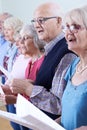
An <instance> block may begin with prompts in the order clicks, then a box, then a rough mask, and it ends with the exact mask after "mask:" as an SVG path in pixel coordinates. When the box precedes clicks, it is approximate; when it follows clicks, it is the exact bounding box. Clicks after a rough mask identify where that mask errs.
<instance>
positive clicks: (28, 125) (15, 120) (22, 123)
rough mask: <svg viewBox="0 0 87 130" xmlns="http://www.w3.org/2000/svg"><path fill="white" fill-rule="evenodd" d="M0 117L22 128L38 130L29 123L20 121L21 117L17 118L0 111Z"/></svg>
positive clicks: (14, 115)
mask: <svg viewBox="0 0 87 130" xmlns="http://www.w3.org/2000/svg"><path fill="white" fill-rule="evenodd" d="M0 117H2V118H5V119H7V120H9V121H13V122H15V123H18V124H20V125H23V126H27V127H29V128H31V129H33V130H38V129H37V128H36V127H35V126H34V125H33V124H31V123H30V122H29V121H28V122H27V121H26V120H24V119H22V118H21V117H18V116H17V115H16V114H13V113H10V112H6V111H2V110H0Z"/></svg>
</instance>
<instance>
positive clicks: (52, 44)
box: [44, 32, 64, 55]
mask: <svg viewBox="0 0 87 130" xmlns="http://www.w3.org/2000/svg"><path fill="white" fill-rule="evenodd" d="M63 38H64V33H63V32H62V33H60V34H59V35H58V36H57V37H56V38H55V39H53V40H52V41H50V42H49V43H47V44H46V45H45V47H44V49H45V55H47V54H48V53H49V52H50V51H51V50H52V48H53V47H54V46H55V45H56V44H57V42H58V41H60V40H61V39H63Z"/></svg>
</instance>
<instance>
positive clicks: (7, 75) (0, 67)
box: [0, 65, 10, 78]
mask: <svg viewBox="0 0 87 130" xmlns="http://www.w3.org/2000/svg"><path fill="white" fill-rule="evenodd" d="M0 70H1V71H2V72H3V73H4V75H5V76H6V77H7V78H9V77H10V73H9V72H8V71H7V70H6V69H4V68H3V67H2V66H1V65H0Z"/></svg>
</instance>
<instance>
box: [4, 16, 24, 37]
mask: <svg viewBox="0 0 87 130" xmlns="http://www.w3.org/2000/svg"><path fill="white" fill-rule="evenodd" d="M22 26H23V22H22V21H21V20H20V19H19V18H17V17H10V18H7V19H6V20H5V21H4V27H12V28H13V29H14V35H13V37H14V39H16V37H17V36H18V35H19V32H20V30H21V28H22Z"/></svg>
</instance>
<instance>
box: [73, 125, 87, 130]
mask: <svg viewBox="0 0 87 130" xmlns="http://www.w3.org/2000/svg"><path fill="white" fill-rule="evenodd" d="M75 130H87V126H81V127H79V128H77V129H75Z"/></svg>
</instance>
